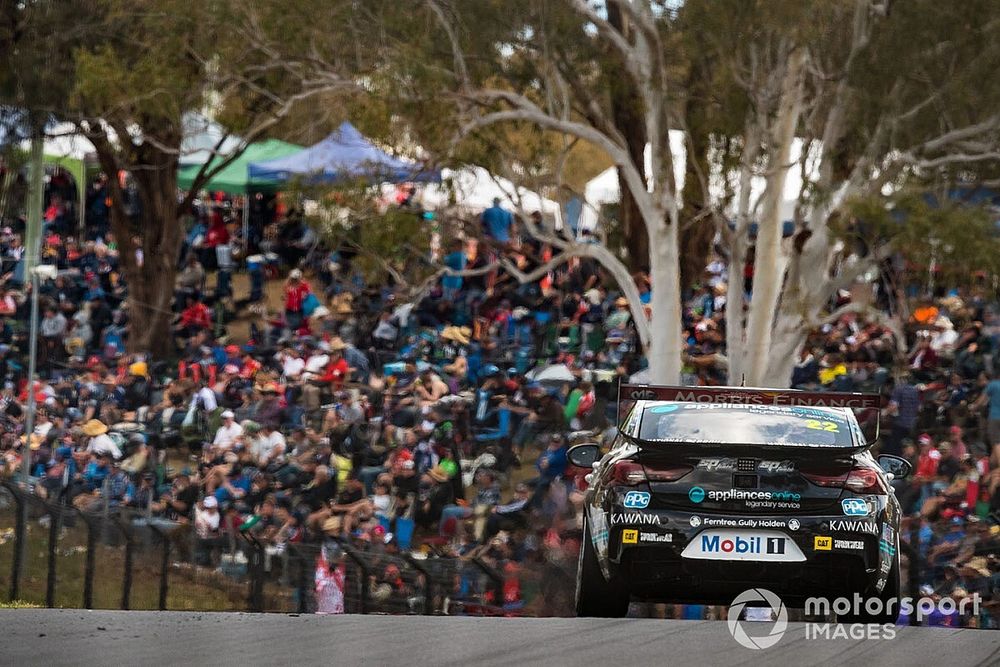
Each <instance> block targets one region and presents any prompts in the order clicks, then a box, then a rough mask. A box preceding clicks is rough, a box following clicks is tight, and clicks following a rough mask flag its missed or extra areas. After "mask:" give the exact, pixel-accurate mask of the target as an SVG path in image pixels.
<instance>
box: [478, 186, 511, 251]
mask: <svg viewBox="0 0 1000 667" xmlns="http://www.w3.org/2000/svg"><path fill="white" fill-rule="evenodd" d="M482 222H483V228H484V229H485V230H486V233H487V234H489V236H490V238H492V239H493V240H494V241H496V242H497V243H510V228H511V226H512V225H513V224H514V216H513V215H511V212H510V211H508V210H506V209H504V208H502V207H501V206H500V198H499V197H495V198H494V199H493V206H491V207H489V208H488V209H486V210H485V211H483V215H482Z"/></svg>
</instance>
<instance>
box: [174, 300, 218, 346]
mask: <svg viewBox="0 0 1000 667" xmlns="http://www.w3.org/2000/svg"><path fill="white" fill-rule="evenodd" d="M211 328H212V314H211V313H210V312H209V310H208V306H206V305H205V304H203V303H202V302H200V301H198V300H196V299H195V298H194V297H193V296H189V297H188V298H187V307H186V308H185V309H184V310H183V311H182V312H181V318H180V320H179V321H178V322H177V324H176V325H175V327H174V329H175V331H176V332H177V336H178V337H180V338H190V337H191V336H194V335H195V334H196V333H198V332H199V331H206V330H208V329H211Z"/></svg>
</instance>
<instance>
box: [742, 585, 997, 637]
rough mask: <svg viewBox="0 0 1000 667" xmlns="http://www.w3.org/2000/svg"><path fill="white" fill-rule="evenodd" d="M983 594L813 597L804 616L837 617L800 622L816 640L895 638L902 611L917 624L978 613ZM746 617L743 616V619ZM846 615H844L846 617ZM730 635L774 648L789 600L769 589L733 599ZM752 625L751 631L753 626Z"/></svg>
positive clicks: (785, 627) (784, 624) (784, 627)
mask: <svg viewBox="0 0 1000 667" xmlns="http://www.w3.org/2000/svg"><path fill="white" fill-rule="evenodd" d="M980 602H981V598H980V596H979V594H978V593H974V594H973V595H970V596H968V597H963V598H961V599H959V600H955V599H953V598H951V597H947V596H945V597H941V598H930V597H922V598H920V599H919V600H914V599H913V598H909V597H902V598H896V597H893V598H889V599H887V600H883V599H881V598H878V597H868V598H864V597H862V596H861V595H860V594H859V593H854V594H853V596H852V597H839V598H835V599H832V600H831V599H828V598H822V597H811V598H808V599H807V600H806V601H805V606H804V607H803V609H802V612H803V614H804V616H806V617H811V618H813V619H817V618H826V619H829V617H831V616H835V617H836V618H837V622H816V621H815V620H813V621H805V622H803V623H801V624H800V625H801V626H802V628H803V630H804V631H805V638H806V639H807V640H817V639H847V640H859V639H895V638H896V626H895V625H894V623H893V622H892V621H894V620H895V619H896V618H897V616H906V617H910V616H911V615H913V616H915V617H916V621H917V624H918V625H919V624H922V622H923V620H924V619H926V618H929V617H931V616H932V615H933V614H943V615H945V616H948V615H952V614H956V613H957V614H960V615H963V616H965V615H972V616H978V615H979V605H980ZM741 618H742V619H744V620H743V621H740V619H741ZM859 618H868V619H869V620H870V622H868V623H857V622H854V623H852V622H848V621H847V619H859ZM841 619H844V620H841ZM726 625H727V627H728V628H729V634H730V635H731V636H732V638H733V639H735V640H736V642H737V643H738V644H739V645H740V646H743V647H745V648H749V649H754V650H757V649H765V648H771V647H772V646H774V645H775V644H777V643H778V642H779V641H781V638H782V637H783V636H784V635H785V631H786V630H788V610H787V608H786V607H785V603H784V601H782V599H781V598H780V597H779V596H778V595H777V594H776V593H774V592H772V591H769V590H767V589H766V588H750V589H747V590H745V591H743V592H742V593H740V594H739V595H737V596H736V599H734V600H733V602H732V604H731V605H730V606H729V613H728V615H727V617H726ZM748 630H749V631H748Z"/></svg>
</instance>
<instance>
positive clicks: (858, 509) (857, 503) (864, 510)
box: [840, 498, 870, 516]
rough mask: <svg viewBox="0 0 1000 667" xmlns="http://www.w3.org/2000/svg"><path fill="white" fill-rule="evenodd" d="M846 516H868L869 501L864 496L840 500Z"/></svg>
mask: <svg viewBox="0 0 1000 667" xmlns="http://www.w3.org/2000/svg"><path fill="white" fill-rule="evenodd" d="M840 506H841V508H843V510H844V515H845V516H868V512H869V511H870V510H869V509H868V501H866V500H864V499H863V498H844V499H843V500H841V501H840Z"/></svg>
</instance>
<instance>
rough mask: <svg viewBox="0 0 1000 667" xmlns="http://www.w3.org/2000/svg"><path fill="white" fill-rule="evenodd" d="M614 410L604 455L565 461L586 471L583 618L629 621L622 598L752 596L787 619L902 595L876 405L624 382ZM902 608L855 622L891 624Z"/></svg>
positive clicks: (893, 464)
mask: <svg viewBox="0 0 1000 667" xmlns="http://www.w3.org/2000/svg"><path fill="white" fill-rule="evenodd" d="M619 397H620V398H619V405H620V408H619V412H620V414H622V413H624V415H625V418H624V420H621V419H620V420H619V423H620V426H619V429H618V433H617V435H616V437H615V438H614V440H613V442H612V444H611V448H610V450H609V451H608V452H607V453H606V454H604V455H603V456H602V455H601V452H600V448H599V447H598V446H597V445H595V444H580V445H577V446H575V447H573V448H571V449H570V450H569V453H568V456H569V460H570V461H571V462H572V463H573V464H574V465H578V466H581V467H592V469H593V472H591V473H590V474H589V475H588V476H587V481H588V483H589V485H588V489H587V491H586V496H585V498H586V500H585V504H584V525H583V532H584V536H583V542H582V545H581V548H580V557H579V564H578V569H577V581H576V611H577V614H578V615H580V616H602V617H620V616H624V615H625V614H626V613H627V612H628V606H629V602H630V600H632V599H637V600H641V601H657V602H676V603H700V604H729V603H730V602H732V600H733V598H734V597H735V596H737V595H738V594H739V593H741V592H743V591H745V590H747V589H748V588H755V587H763V588H767V589H769V590H771V591H773V592H774V593H777V594H778V595H779V596H780V597H781V598H782V600H783V602H784V603H785V604H786V605H787V606H789V607H793V608H795V607H802V606H803V605H804V603H805V600H806V599H807V598H809V597H820V596H823V597H827V598H828V599H835V598H839V597H847V598H852V596H853V594H854V593H855V592H857V593H859V594H860V595H861V596H862V598H865V599H867V597H869V596H876V597H878V598H879V599H881V600H883V602H884V601H887V600H888V599H890V598H893V597H898V596H899V522H900V508H899V503H898V501H897V500H896V498H895V496H894V495H893V489H892V486H891V485H890V481H891V480H892V479H898V478H901V477H904V476H906V475H907V474H908V473H909V471H910V464H909V462H908V461H906V460H905V459H902V458H899V457H896V456H890V455H881V456H879V457H878V459H877V460H876V459H875V458H874V457H873V456H872V455H871V453H870V452H869V451H868V449H869V447H870V446H871V445H872V444H873V442H874V440H875V438H877V420H878V410H879V408H880V407H881V400H880V397H879V396H878V395H876V394H855V393H842V392H840V393H834V392H818V393H813V392H801V391H793V390H781V391H777V390H766V389H750V388H742V387H712V388H709V387H664V386H642V385H625V384H623V385H622V386H621V387H620V391H619ZM622 406H624V410H623V408H622ZM855 411H858V414H859V415H862V416H863V415H864V414H865V413H867V414H868V415H869V417H870V418H869V419H868V420H864V419H862V420H860V421H859V419H858V417H857V416H856V415H855ZM872 422H874V427H872ZM862 425H864V426H865V428H864V429H863V428H862ZM865 429H867V430H865ZM873 433H874V435H873ZM897 609H898V604H897V605H895V606H894V607H892V609H890V610H889V611H885V607H883V612H882V613H881V614H875V615H870V616H864V617H859V618H855V619H852V620H862V621H865V622H894V621H895V618H896V610H897ZM841 620H848V619H846V618H842V619H841Z"/></svg>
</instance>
